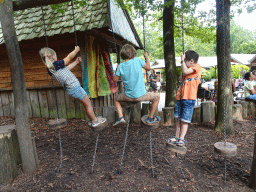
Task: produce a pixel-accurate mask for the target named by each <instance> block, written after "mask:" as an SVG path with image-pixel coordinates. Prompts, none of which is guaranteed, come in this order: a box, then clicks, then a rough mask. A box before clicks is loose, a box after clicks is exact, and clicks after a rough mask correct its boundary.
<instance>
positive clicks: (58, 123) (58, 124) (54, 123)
mask: <svg viewBox="0 0 256 192" xmlns="http://www.w3.org/2000/svg"><path fill="white" fill-rule="evenodd" d="M41 10H42V20H43V23H44V36H45V40H46V46H47V47H49V44H48V36H47V31H46V23H45V17H44V8H43V7H41ZM47 71H48V73H49V75H50V76H51V82H52V90H53V98H54V103H55V112H56V117H57V119H55V120H50V121H49V128H52V129H61V128H64V127H65V126H66V125H67V120H66V119H59V113H58V105H57V99H56V91H55V88H54V83H53V77H52V74H51V72H49V70H47ZM59 145H60V166H59V168H58V169H57V171H56V172H60V171H61V167H62V159H63V155H62V144H61V136H60V130H59Z"/></svg>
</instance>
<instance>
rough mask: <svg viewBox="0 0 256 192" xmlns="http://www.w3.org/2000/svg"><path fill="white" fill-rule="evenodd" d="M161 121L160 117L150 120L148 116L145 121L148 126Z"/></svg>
mask: <svg viewBox="0 0 256 192" xmlns="http://www.w3.org/2000/svg"><path fill="white" fill-rule="evenodd" d="M160 120H161V118H160V117H158V116H155V115H154V116H153V118H150V117H149V116H148V118H147V119H146V123H148V124H152V123H156V122H159V121H160Z"/></svg>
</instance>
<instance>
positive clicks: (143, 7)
mask: <svg viewBox="0 0 256 192" xmlns="http://www.w3.org/2000/svg"><path fill="white" fill-rule="evenodd" d="M142 23H143V43H144V51H145V50H146V30H145V2H144V1H143V2H142Z"/></svg>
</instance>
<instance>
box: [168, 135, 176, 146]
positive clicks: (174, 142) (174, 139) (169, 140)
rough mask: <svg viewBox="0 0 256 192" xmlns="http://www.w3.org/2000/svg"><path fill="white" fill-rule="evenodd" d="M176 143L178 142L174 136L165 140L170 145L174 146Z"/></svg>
mask: <svg viewBox="0 0 256 192" xmlns="http://www.w3.org/2000/svg"><path fill="white" fill-rule="evenodd" d="M177 141H178V137H176V136H172V137H171V138H169V139H168V140H167V142H168V143H170V144H176V142H177Z"/></svg>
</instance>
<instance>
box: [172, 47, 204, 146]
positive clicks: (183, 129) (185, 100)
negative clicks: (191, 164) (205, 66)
mask: <svg viewBox="0 0 256 192" xmlns="http://www.w3.org/2000/svg"><path fill="white" fill-rule="evenodd" d="M198 58H199V55H198V53H197V52H195V51H192V50H188V51H186V52H185V54H182V56H181V69H182V74H183V85H182V86H181V88H180V89H179V90H178V92H177V95H176V100H177V102H176V105H175V112H174V117H175V120H176V136H173V137H171V138H170V139H168V142H169V143H171V144H176V145H177V146H181V147H183V146H184V145H185V142H186V141H185V139H184V138H185V135H186V134H187V130H188V124H189V123H191V119H192V115H193V111H194V106H195V103H196V98H197V90H198V85H199V83H200V70H201V66H200V65H199V64H198V63H197V61H198ZM178 122H179V123H178ZM178 125H180V126H178Z"/></svg>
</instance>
